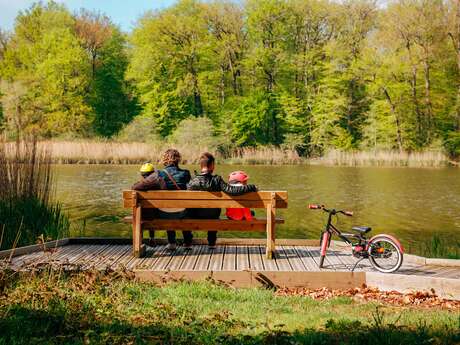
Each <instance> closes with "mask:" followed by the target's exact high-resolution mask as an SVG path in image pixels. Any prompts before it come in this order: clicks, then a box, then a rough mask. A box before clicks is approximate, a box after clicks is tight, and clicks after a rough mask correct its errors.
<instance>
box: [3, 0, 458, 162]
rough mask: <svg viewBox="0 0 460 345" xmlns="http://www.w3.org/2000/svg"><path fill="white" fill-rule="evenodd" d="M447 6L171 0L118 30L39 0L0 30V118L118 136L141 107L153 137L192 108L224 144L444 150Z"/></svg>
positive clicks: (452, 57) (18, 124) (305, 150)
mask: <svg viewBox="0 0 460 345" xmlns="http://www.w3.org/2000/svg"><path fill="white" fill-rule="evenodd" d="M459 9H460V4H459V3H458V2H455V1H453V0H448V1H447V2H445V1H441V0H434V1H429V2H426V1H422V0H414V1H402V0H397V1H392V2H390V3H389V4H388V6H384V7H379V6H377V5H376V3H375V1H371V0H359V1H342V2H330V1H327V0H306V1H305V0H257V1H256V0H254V1H253V0H250V1H246V2H244V3H242V2H239V1H232V0H227V1H202V0H181V1H178V2H176V3H175V4H174V5H172V6H170V7H167V8H165V9H162V10H159V11H155V12H151V11H149V12H146V13H144V14H143V16H142V17H141V18H140V19H139V21H138V23H137V24H136V26H135V28H134V30H133V32H132V33H131V34H130V35H129V36H125V34H123V33H122V32H120V30H119V29H118V28H117V27H116V26H115V25H114V24H113V23H112V22H111V20H110V18H108V17H106V16H104V15H102V14H100V13H95V12H89V11H87V10H81V11H80V12H78V13H76V14H71V13H70V12H69V11H68V10H67V9H66V8H65V6H63V5H61V4H57V3H55V2H48V3H46V4H43V3H37V4H34V5H32V6H31V7H30V8H29V9H28V10H26V11H24V12H21V13H20V14H19V15H18V17H17V19H16V25H15V28H14V31H13V32H12V33H11V34H6V33H4V32H0V78H1V81H2V83H1V85H2V86H1V93H2V96H1V97H2V98H1V103H2V107H1V109H2V114H3V117H2V122H3V124H2V126H1V128H3V129H4V131H5V132H6V134H7V135H8V137H9V138H12V139H13V138H16V137H21V136H24V135H27V134H28V133H35V134H39V135H41V136H42V137H75V136H103V137H118V138H122V137H124V136H125V134H126V131H129V128H131V127H133V128H135V127H137V126H138V124H139V121H141V119H150V120H149V121H153V125H152V126H151V127H154V128H155V131H156V133H157V134H158V135H159V136H160V137H161V138H162V139H165V138H167V137H169V136H170V135H171V134H172V133H174V131H175V129H176V127H177V126H178V125H179V124H180V123H181V122H182V121H183V120H185V119H187V118H189V117H190V116H195V117H206V118H209V119H210V120H211V121H212V123H213V125H214V126H215V128H214V129H213V132H219V133H221V134H222V136H221V138H222V139H223V140H220V147H221V148H222V149H224V150H226V151H228V152H230V151H232V150H234V149H235V148H236V147H240V146H246V145H249V146H255V145H267V144H269V145H272V144H273V145H277V146H280V145H283V147H293V148H295V149H296V150H297V151H298V152H299V153H300V154H304V155H317V154H322V153H323V152H326V151H327V150H331V149H332V150H333V149H339V150H356V149H362V150H369V149H374V150H375V149H391V150H398V151H400V152H403V151H409V152H410V151H414V150H416V151H419V150H422V149H426V148H430V147H433V145H436V143H438V142H441V141H442V142H444V147H445V149H446V151H448V152H449V154H450V155H452V156H455V155H457V148H456V147H457V146H456V145H457V144H456V139H455V137H456V134H455V132H458V131H459V128H460V126H459V123H460V120H459V119H460V83H459V82H458V80H459V75H460V53H459V51H460V29H459V28H460V25H459V23H458V21H459V20H460V16H459V15H457V13H458V11H459ZM137 115H140V116H141V117H138V116H137ZM133 119H136V120H134V121H135V123H134V124H133V126H131V127H129V126H126V125H127V124H128V123H129V122H130V121H132V120H133ZM142 121H145V120H142ZM149 126H150V125H149ZM120 131H122V133H120ZM140 136H141V137H144V138H146V137H147V136H149V134H148V133H146V132H143V134H142V135H140ZM142 140H147V139H142ZM149 140H150V139H149Z"/></svg>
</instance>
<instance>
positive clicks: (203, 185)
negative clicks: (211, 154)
mask: <svg viewBox="0 0 460 345" xmlns="http://www.w3.org/2000/svg"><path fill="white" fill-rule="evenodd" d="M187 189H188V190H203V191H207V192H224V193H227V194H230V195H241V194H245V193H249V192H257V187H256V186H255V185H253V184H248V185H241V186H239V185H230V184H228V183H227V182H225V181H224V179H223V178H222V177H221V176H219V175H212V174H210V173H202V174H198V175H196V176H195V177H194V178H193V179H192V180H191V181H190V182H189V183H188V184H187Z"/></svg>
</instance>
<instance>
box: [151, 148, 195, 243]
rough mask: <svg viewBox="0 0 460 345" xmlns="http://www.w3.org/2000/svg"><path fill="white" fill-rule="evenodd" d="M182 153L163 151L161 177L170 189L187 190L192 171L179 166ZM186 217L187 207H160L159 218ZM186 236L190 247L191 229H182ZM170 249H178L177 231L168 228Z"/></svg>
mask: <svg viewBox="0 0 460 345" xmlns="http://www.w3.org/2000/svg"><path fill="white" fill-rule="evenodd" d="M181 159H182V157H181V155H180V153H179V151H177V150H175V149H168V150H166V151H165V153H163V156H162V163H163V165H164V169H163V170H160V171H159V175H160V177H162V178H163V180H164V181H165V183H166V189H168V190H185V189H187V183H188V182H189V181H190V172H189V171H188V170H186V169H181V168H179V164H180V162H181ZM185 217H186V209H185V208H160V209H158V218H160V219H183V218H185ZM182 234H183V236H184V246H185V247H186V248H190V247H191V246H192V239H193V235H192V232H191V231H182ZM167 235H168V249H170V250H174V249H176V232H175V231H174V230H168V231H167Z"/></svg>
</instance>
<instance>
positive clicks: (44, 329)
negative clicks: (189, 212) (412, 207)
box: [0, 272, 460, 344]
mask: <svg viewBox="0 0 460 345" xmlns="http://www.w3.org/2000/svg"><path fill="white" fill-rule="evenodd" d="M113 275H114V274H105V275H102V274H97V273H87V274H83V273H80V274H72V275H64V274H58V273H56V272H55V273H48V274H42V275H39V276H35V277H30V276H29V275H26V276H23V277H16V278H14V279H11V280H9V281H5V280H3V283H4V284H2V285H3V289H2V294H1V297H0V315H1V317H0V330H1V332H0V343H2V344H26V343H27V344H31V343H39V344H55V343H59V344H87V343H91V344H127V343H129V344H242V343H244V344H456V343H458V342H459V341H460V333H459V326H460V320H459V313H458V312H449V311H446V310H431V309H414V308H396V307H385V306H378V305H377V304H375V303H368V304H362V303H357V302H354V301H353V300H352V299H350V298H345V297H340V298H333V299H330V300H327V301H317V300H313V299H311V298H307V297H300V296H275V295H274V293H273V292H271V291H267V290H261V289H238V290H234V289H230V288H227V287H224V286H219V285H216V284H213V283H210V282H201V283H199V282H193V283H187V282H178V283H170V284H168V285H166V286H164V287H157V286H154V285H152V284H149V283H142V282H135V281H133V280H132V279H130V277H123V276H122V277H114V276H113Z"/></svg>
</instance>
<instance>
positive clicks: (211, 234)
mask: <svg viewBox="0 0 460 345" xmlns="http://www.w3.org/2000/svg"><path fill="white" fill-rule="evenodd" d="M220 212H221V209H220V208H214V209H210V210H209V218H211V219H219V218H220ZM216 242H217V231H208V246H209V247H211V248H215V246H216Z"/></svg>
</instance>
